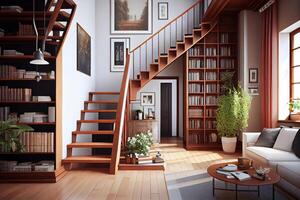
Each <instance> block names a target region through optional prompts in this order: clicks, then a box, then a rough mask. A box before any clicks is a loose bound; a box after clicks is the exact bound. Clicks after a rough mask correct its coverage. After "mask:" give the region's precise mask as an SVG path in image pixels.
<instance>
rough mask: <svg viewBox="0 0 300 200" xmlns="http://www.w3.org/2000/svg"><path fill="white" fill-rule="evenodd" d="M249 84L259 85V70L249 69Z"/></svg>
mask: <svg viewBox="0 0 300 200" xmlns="http://www.w3.org/2000/svg"><path fill="white" fill-rule="evenodd" d="M249 83H258V69H257V68H250V69H249Z"/></svg>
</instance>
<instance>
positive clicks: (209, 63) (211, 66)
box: [206, 58, 217, 69]
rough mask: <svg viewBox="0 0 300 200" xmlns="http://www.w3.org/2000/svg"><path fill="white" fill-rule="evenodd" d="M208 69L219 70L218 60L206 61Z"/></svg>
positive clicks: (210, 59)
mask: <svg viewBox="0 0 300 200" xmlns="http://www.w3.org/2000/svg"><path fill="white" fill-rule="evenodd" d="M206 68H208V69H216V68H217V60H216V59H213V58H209V59H206Z"/></svg>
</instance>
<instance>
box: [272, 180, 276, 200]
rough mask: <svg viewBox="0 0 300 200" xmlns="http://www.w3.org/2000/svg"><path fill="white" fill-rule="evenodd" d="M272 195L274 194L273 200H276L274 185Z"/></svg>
mask: <svg viewBox="0 0 300 200" xmlns="http://www.w3.org/2000/svg"><path fill="white" fill-rule="evenodd" d="M272 193H273V200H275V186H274V184H273V185H272Z"/></svg>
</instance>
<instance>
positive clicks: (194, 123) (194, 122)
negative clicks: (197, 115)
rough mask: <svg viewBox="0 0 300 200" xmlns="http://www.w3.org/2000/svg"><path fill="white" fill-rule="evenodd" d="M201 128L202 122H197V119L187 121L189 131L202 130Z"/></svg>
mask: <svg viewBox="0 0 300 200" xmlns="http://www.w3.org/2000/svg"><path fill="white" fill-rule="evenodd" d="M203 127H204V124H203V120H199V119H190V120H189V129H203Z"/></svg>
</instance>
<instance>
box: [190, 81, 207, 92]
mask: <svg viewBox="0 0 300 200" xmlns="http://www.w3.org/2000/svg"><path fill="white" fill-rule="evenodd" d="M188 87H189V88H188V91H189V92H190V93H203V92H204V84H202V83H190V84H189V86H188Z"/></svg>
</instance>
